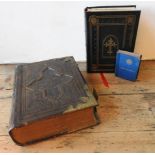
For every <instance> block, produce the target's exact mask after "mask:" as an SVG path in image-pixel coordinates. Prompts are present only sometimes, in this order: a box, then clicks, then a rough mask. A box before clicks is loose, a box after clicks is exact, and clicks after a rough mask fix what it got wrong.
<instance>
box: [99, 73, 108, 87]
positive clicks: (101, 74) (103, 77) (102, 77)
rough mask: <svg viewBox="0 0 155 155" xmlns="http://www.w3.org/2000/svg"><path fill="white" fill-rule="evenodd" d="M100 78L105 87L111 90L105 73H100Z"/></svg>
mask: <svg viewBox="0 0 155 155" xmlns="http://www.w3.org/2000/svg"><path fill="white" fill-rule="evenodd" d="M100 77H101V80H102V83H103V85H105V86H106V87H108V88H109V83H108V81H107V79H106V78H105V76H104V74H103V73H100Z"/></svg>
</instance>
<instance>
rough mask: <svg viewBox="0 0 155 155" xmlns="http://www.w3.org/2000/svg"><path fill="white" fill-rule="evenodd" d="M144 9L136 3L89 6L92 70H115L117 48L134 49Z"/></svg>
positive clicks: (88, 44) (89, 47)
mask: <svg viewBox="0 0 155 155" xmlns="http://www.w3.org/2000/svg"><path fill="white" fill-rule="evenodd" d="M140 12H141V11H140V10H137V9H136V6H135V5H131V6H130V5H129V6H103V7H100V6H99V7H87V8H86V9H85V21H86V48H87V71H88V72H114V70H115V61H116V52H117V50H118V49H121V50H126V51H131V52H133V51H134V46H135V41H136V34H137V29H138V23H139V17H140Z"/></svg>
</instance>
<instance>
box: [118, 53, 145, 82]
mask: <svg viewBox="0 0 155 155" xmlns="http://www.w3.org/2000/svg"><path fill="white" fill-rule="evenodd" d="M141 58H142V55H141V54H136V53H131V52H128V51H122V50H119V51H118V52H117V55H116V66H115V75H116V76H118V77H121V78H123V79H126V80H130V81H135V80H136V79H137V76H138V72H139V67H140V62H141Z"/></svg>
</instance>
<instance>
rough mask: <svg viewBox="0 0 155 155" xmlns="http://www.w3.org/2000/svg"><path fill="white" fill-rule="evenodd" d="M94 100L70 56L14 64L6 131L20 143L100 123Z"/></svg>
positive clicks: (28, 142) (23, 143)
mask: <svg viewBox="0 0 155 155" xmlns="http://www.w3.org/2000/svg"><path fill="white" fill-rule="evenodd" d="M97 105H98V104H97V101H96V99H95V97H94V96H93V94H92V93H91V92H90V91H89V89H88V86H87V84H86V82H85V80H84V78H83V77H82V75H81V72H80V71H79V68H78V66H77V64H76V62H75V60H74V58H73V57H65V58H59V59H52V60H47V61H41V62H36V63H30V64H21V65H18V66H17V68H16V73H15V84H14V94H13V104H12V114H11V118H10V127H9V134H10V136H11V137H12V139H13V140H14V141H15V142H16V143H17V144H19V145H26V144H30V143H33V142H36V141H39V140H43V139H46V138H49V137H52V136H57V135H61V134H64V133H70V132H73V131H76V130H79V129H83V128H86V127H90V126H93V125H96V124H98V123H99V120H98V117H97V112H96V106H97Z"/></svg>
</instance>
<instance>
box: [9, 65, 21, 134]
mask: <svg viewBox="0 0 155 155" xmlns="http://www.w3.org/2000/svg"><path fill="white" fill-rule="evenodd" d="M21 69H22V66H21V65H17V66H16V69H15V76H14V86H13V96H12V107H11V116H10V122H9V134H10V132H11V130H12V129H13V128H15V127H16V124H17V121H18V120H17V115H19V112H20V109H19V108H20V105H19V104H18V103H19V102H20V101H19V99H20V98H21V90H19V88H17V87H18V86H20V84H21Z"/></svg>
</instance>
